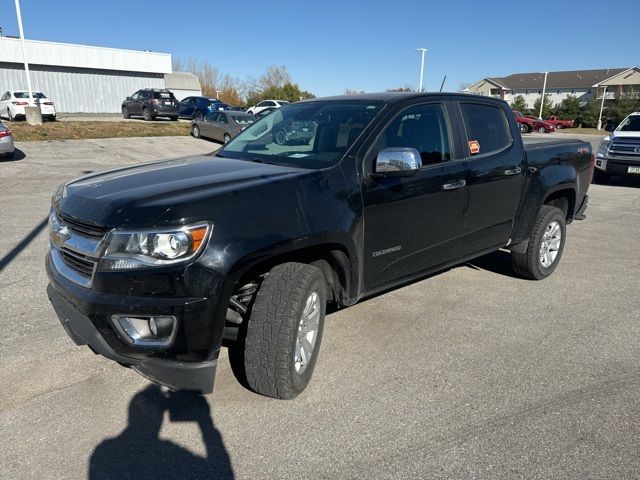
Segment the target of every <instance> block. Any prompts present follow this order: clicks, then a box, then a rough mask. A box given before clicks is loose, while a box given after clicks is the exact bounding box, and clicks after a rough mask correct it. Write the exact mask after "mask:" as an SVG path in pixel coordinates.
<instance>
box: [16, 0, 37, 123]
mask: <svg viewBox="0 0 640 480" xmlns="http://www.w3.org/2000/svg"><path fill="white" fill-rule="evenodd" d="M16 16H17V17H18V31H19V32H20V44H21V45H22V60H23V61H24V73H25V75H26V77H27V89H28V90H29V98H28V99H27V106H26V107H25V114H27V112H28V111H29V110H30V109H31V108H34V109H35V110H33V112H34V117H32V116H31V115H25V116H26V117H27V121H28V122H29V123H31V124H40V123H42V113H40V106H39V105H38V104H35V103H34V107H31V105H32V102H33V88H31V74H30V73H29V62H28V61H27V48H26V47H25V44H24V30H23V28H22V13H21V12H20V0H16ZM36 110H37V112H36Z"/></svg>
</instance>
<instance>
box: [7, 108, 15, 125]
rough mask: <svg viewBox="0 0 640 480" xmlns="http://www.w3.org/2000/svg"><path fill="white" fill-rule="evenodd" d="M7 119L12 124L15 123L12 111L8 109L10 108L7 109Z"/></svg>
mask: <svg viewBox="0 0 640 480" xmlns="http://www.w3.org/2000/svg"><path fill="white" fill-rule="evenodd" d="M7 119H8V120H9V121H10V122H14V121H15V118H14V117H13V115H11V110H10V109H8V108H7Z"/></svg>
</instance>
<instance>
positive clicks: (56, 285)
mask: <svg viewBox="0 0 640 480" xmlns="http://www.w3.org/2000/svg"><path fill="white" fill-rule="evenodd" d="M46 265H47V273H48V275H49V280H50V283H49V286H48V287H47V294H48V296H49V300H50V301H51V304H52V305H53V307H54V309H55V311H56V314H57V315H58V317H59V319H60V322H61V323H62V325H63V327H64V328H65V330H66V332H67V334H68V335H69V336H70V337H71V339H72V340H73V341H74V342H75V343H76V344H77V345H88V346H89V347H90V348H91V350H93V351H94V352H95V353H97V354H100V355H102V356H104V357H105V358H108V359H110V360H113V361H115V362H118V363H120V364H122V365H124V366H127V367H131V368H133V369H134V370H136V371H137V372H138V373H140V374H141V375H143V376H144V377H146V378H148V379H149V380H151V381H153V382H156V383H159V384H161V385H165V386H167V387H169V388H172V389H175V390H189V391H196V392H199V393H203V394H206V393H211V392H212V390H213V383H214V378H215V372H216V365H217V356H218V352H219V347H217V348H213V347H215V346H216V345H218V343H219V342H218V338H217V336H218V335H219V336H220V341H221V335H222V331H220V333H219V334H217V333H215V332H214V331H213V330H215V328H214V327H215V323H214V322H213V318H214V314H213V309H214V308H215V302H214V300H213V299H212V298H185V297H136V296H131V295H129V294H127V293H124V292H123V293H107V292H101V291H97V290H93V289H92V288H86V287H83V286H80V285H77V284H75V283H73V282H71V281H70V280H68V279H67V278H65V277H63V276H62V275H61V274H60V273H59V272H57V270H56V269H55V266H54V264H53V262H52V260H51V254H48V256H47V261H46ZM103 283H104V282H103ZM128 312H130V314H134V315H135V314H137V315H144V314H149V315H173V316H175V317H176V318H177V319H178V335H177V337H176V340H175V342H174V344H173V345H172V346H171V347H169V348H164V349H159V348H148V347H141V346H132V345H130V344H128V343H127V342H126V341H125V340H124V339H123V338H121V336H120V335H121V334H120V333H118V331H117V329H116V328H115V326H114V325H113V324H112V322H111V316H112V315H114V314H128ZM222 327H223V326H222ZM212 346H213V347H212Z"/></svg>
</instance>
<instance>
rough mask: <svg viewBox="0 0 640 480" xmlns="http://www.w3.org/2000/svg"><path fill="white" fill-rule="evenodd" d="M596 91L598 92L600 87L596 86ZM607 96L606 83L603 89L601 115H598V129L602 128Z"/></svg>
mask: <svg viewBox="0 0 640 480" xmlns="http://www.w3.org/2000/svg"><path fill="white" fill-rule="evenodd" d="M596 92H598V87H596ZM596 96H597V95H596ZM606 96H607V86H606V85H605V86H604V90H603V91H602V102H601V103H600V115H598V125H596V127H597V128H596V129H597V130H602V110H604V99H605V97H606Z"/></svg>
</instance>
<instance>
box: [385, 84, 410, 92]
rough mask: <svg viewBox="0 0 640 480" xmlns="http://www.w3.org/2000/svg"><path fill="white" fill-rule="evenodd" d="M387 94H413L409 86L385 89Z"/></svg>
mask: <svg viewBox="0 0 640 480" xmlns="http://www.w3.org/2000/svg"><path fill="white" fill-rule="evenodd" d="M387 92H413V89H412V88H411V87H410V86H408V85H405V86H404V87H399V88H387Z"/></svg>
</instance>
